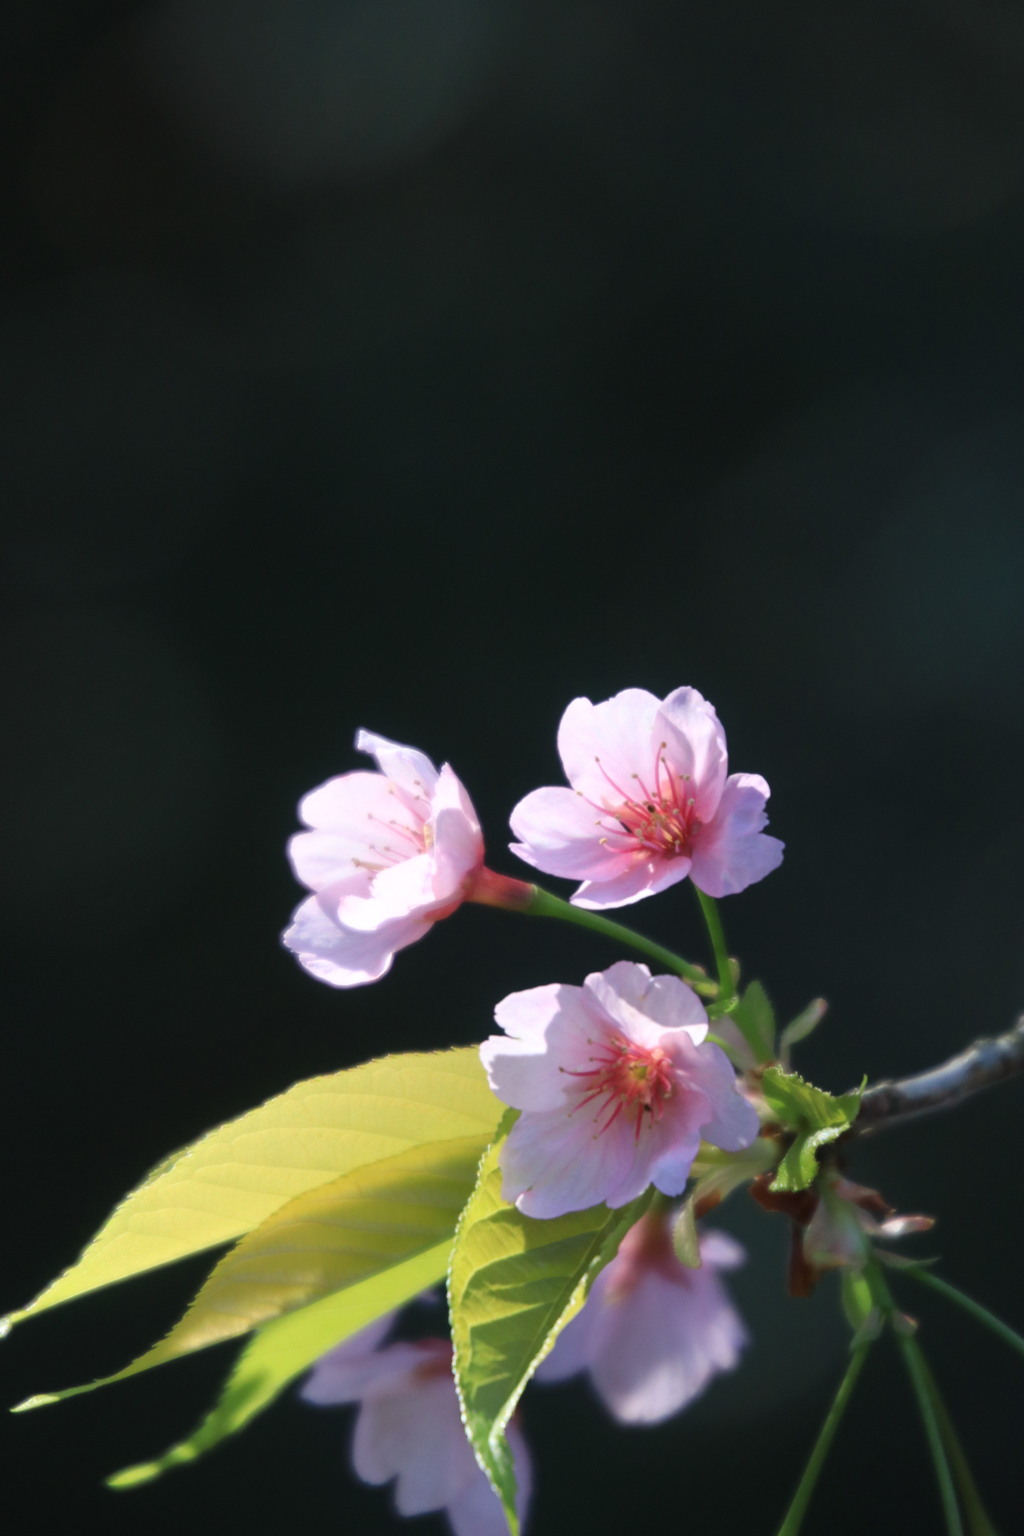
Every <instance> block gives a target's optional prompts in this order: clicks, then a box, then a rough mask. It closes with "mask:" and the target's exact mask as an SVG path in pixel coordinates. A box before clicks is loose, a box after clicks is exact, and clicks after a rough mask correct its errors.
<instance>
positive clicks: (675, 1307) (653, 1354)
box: [588, 1270, 746, 1424]
mask: <svg viewBox="0 0 1024 1536" xmlns="http://www.w3.org/2000/svg"><path fill="white" fill-rule="evenodd" d="M607 1274H608V1271H607V1270H605V1271H603V1273H602V1275H599V1276H598V1279H597V1281H596V1282H595V1286H594V1291H595V1293H596V1292H597V1291H598V1286H599V1285H600V1284H601V1281H602V1279H603V1278H604V1276H606V1275H607ZM595 1301H596V1302H598V1304H600V1301H601V1297H600V1296H598V1295H593V1296H592V1298H591V1302H590V1303H588V1305H593V1304H594V1302H595ZM745 1342H746V1333H745V1330H744V1328H743V1324H742V1323H741V1321H740V1318H739V1315H738V1313H737V1312H736V1311H735V1310H734V1308H733V1307H732V1305H731V1303H730V1302H729V1300H728V1297H727V1296H726V1295H725V1292H724V1291H723V1290H722V1288H721V1285H720V1284H719V1282H718V1281H717V1280H716V1279H715V1277H714V1273H713V1271H710V1270H709V1271H707V1272H705V1271H703V1270H696V1271H693V1272H692V1276H691V1277H688V1283H687V1284H684V1285H679V1284H675V1283H673V1282H672V1281H670V1280H668V1279H666V1278H665V1277H664V1276H662V1275H660V1274H658V1273H656V1272H652V1273H651V1274H649V1275H647V1276H645V1278H644V1279H643V1280H642V1281H641V1283H640V1284H639V1285H638V1286H637V1287H636V1289H635V1290H634V1291H633V1293H632V1295H631V1296H630V1297H629V1298H628V1299H627V1300H625V1301H623V1302H620V1303H619V1304H617V1305H616V1304H615V1303H612V1304H611V1305H605V1307H604V1310H603V1312H602V1313H601V1314H600V1315H599V1319H598V1322H597V1324H596V1326H595V1331H594V1336H593V1341H592V1345H591V1348H592V1351H593V1356H594V1358H593V1362H592V1364H591V1368H590V1369H591V1377H592V1379H593V1382H594V1386H595V1388H596V1389H597V1392H598V1394H599V1396H600V1397H601V1399H602V1401H603V1402H604V1403H605V1406H606V1407H607V1408H608V1409H609V1411H610V1412H611V1413H612V1414H614V1416H615V1417H616V1418H617V1419H620V1420H621V1421H622V1422H624V1423H627V1424H655V1423H659V1422H661V1421H662V1420H664V1419H666V1418H668V1417H669V1416H670V1415H672V1414H674V1413H678V1412H679V1410H680V1409H681V1408H683V1407H685V1406H686V1404H687V1403H690V1402H692V1401H693V1399H694V1398H695V1397H697V1396H699V1395H700V1393H701V1392H702V1391H703V1390H704V1388H705V1387H706V1386H707V1384H708V1381H709V1380H710V1379H711V1377H712V1376H713V1375H715V1374H716V1372H718V1371H722V1370H729V1369H731V1368H732V1367H733V1366H735V1365H736V1363H737V1362H738V1360H739V1352H740V1349H741V1348H742V1346H743V1344H744V1343H745Z"/></svg>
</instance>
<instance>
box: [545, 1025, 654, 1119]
mask: <svg viewBox="0 0 1024 1536" xmlns="http://www.w3.org/2000/svg"><path fill="white" fill-rule="evenodd" d="M590 1043H591V1044H592V1045H594V1046H595V1047H596V1049H595V1051H594V1054H593V1055H592V1056H590V1057H588V1058H587V1059H588V1060H589V1061H591V1062H592V1063H593V1065H592V1066H590V1067H584V1068H582V1069H581V1070H579V1071H575V1072H574V1071H570V1070H569V1069H568V1068H566V1067H563V1068H561V1070H562V1071H563V1072H565V1073H566V1075H567V1076H568V1077H578V1078H579V1079H580V1097H579V1098H577V1099H576V1102H575V1104H574V1105H573V1107H572V1109H571V1110H570V1111H569V1113H570V1114H573V1115H574V1114H576V1113H577V1111H578V1110H581V1109H582V1108H583V1107H584V1105H586V1104H594V1105H595V1106H596V1108H595V1109H594V1125H595V1127H596V1131H595V1135H598V1136H600V1135H601V1134H602V1133H603V1132H604V1131H606V1130H608V1128H609V1126H611V1125H612V1124H614V1122H615V1121H616V1120H617V1119H618V1118H619V1116H620V1115H621V1114H622V1113H623V1112H624V1111H625V1113H626V1115H627V1117H629V1116H632V1118H633V1123H634V1136H635V1138H636V1140H637V1141H639V1139H640V1132H641V1129H642V1127H643V1125H644V1122H645V1120H647V1119H650V1120H653V1121H658V1120H660V1119H661V1116H662V1112H663V1109H664V1106H665V1101H666V1100H667V1099H670V1098H671V1097H672V1095H673V1093H674V1092H675V1083H674V1082H673V1077H672V1062H671V1060H670V1058H669V1056H668V1054H667V1052H665V1051H663V1050H662V1049H661V1046H659V1045H656V1046H653V1047H649V1046H644V1045H636V1044H634V1042H633V1041H632V1040H627V1039H626V1038H625V1037H624V1036H623V1035H613V1036H612V1037H611V1038H610V1039H609V1040H605V1041H601V1042H597V1041H591V1042H590Z"/></svg>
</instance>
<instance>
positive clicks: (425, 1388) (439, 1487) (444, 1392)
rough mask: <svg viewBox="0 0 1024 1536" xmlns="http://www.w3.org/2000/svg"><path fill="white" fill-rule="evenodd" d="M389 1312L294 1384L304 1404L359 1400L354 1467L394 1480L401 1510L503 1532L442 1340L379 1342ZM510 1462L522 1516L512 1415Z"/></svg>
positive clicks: (370, 1478)
mask: <svg viewBox="0 0 1024 1536" xmlns="http://www.w3.org/2000/svg"><path fill="white" fill-rule="evenodd" d="M391 1321H392V1319H391V1317H385V1318H382V1319H381V1320H380V1321H379V1322H377V1323H373V1324H371V1325H370V1327H369V1328H366V1329H364V1330H363V1331H362V1333H359V1334H356V1336H355V1337H354V1338H352V1339H349V1340H347V1341H346V1342H345V1343H344V1344H341V1345H339V1346H338V1348H337V1349H333V1350H331V1351H330V1353H329V1354H326V1355H324V1356H323V1357H322V1359H321V1360H319V1361H318V1362H317V1364H316V1365H315V1366H314V1368H313V1371H312V1373H311V1375H310V1376H309V1378H308V1380H307V1381H306V1384H305V1386H304V1387H303V1389H302V1396H303V1397H304V1398H305V1400H306V1401H307V1402H310V1403H318V1404H321V1405H327V1404H332V1403H358V1404H359V1414H358V1417H357V1419H356V1426H355V1435H354V1438H353V1442H352V1465H353V1467H354V1469H355V1472H356V1475H357V1476H358V1477H360V1478H362V1480H363V1482H364V1483H377V1484H379V1483H388V1482H390V1481H391V1480H392V1479H394V1481H395V1493H394V1497H395V1508H396V1509H397V1511H398V1513H399V1514H400V1515H421V1514H426V1513H427V1512H428V1511H430V1510H443V1511H444V1512H445V1514H446V1515H447V1516H448V1520H449V1522H450V1524H451V1527H452V1530H453V1531H454V1532H455V1536H507V1531H508V1527H507V1526H506V1524H505V1517H504V1514H503V1513H502V1508H501V1504H500V1503H499V1501H498V1498H497V1497H496V1495H495V1494H494V1492H493V1490H492V1489H491V1485H490V1484H489V1482H488V1481H487V1477H486V1475H485V1473H484V1472H483V1471H481V1469H480V1467H479V1466H478V1465H477V1462H476V1458H475V1457H474V1455H473V1452H472V1450H471V1449H470V1446H469V1441H468V1440H467V1439H466V1432H465V1430H464V1429H463V1427H462V1418H461V1415H460V1412H459V1399H458V1395H457V1393H456V1390H455V1380H454V1378H453V1376H452V1346H451V1342H450V1341H449V1340H447V1339H420V1340H419V1341H418V1342H416V1343H412V1344H407V1343H398V1344H389V1345H387V1346H386V1347H384V1348H383V1349H381V1348H378V1347H377V1346H378V1345H379V1344H380V1342H381V1340H382V1338H383V1337H384V1335H385V1334H386V1332H387V1330H388V1328H389V1326H390V1324H391ZM506 1433H507V1436H508V1442H509V1445H510V1447H511V1449H512V1455H513V1459H514V1462H515V1471H516V1483H517V1486H518V1489H519V1517H520V1521H522V1520H523V1519H525V1515H526V1506H527V1504H528V1502H529V1497H530V1484H531V1471H530V1458H529V1453H528V1451H527V1449H526V1442H525V1441H524V1439H523V1436H522V1433H521V1432H520V1430H519V1426H518V1424H517V1423H516V1422H515V1420H513V1421H512V1422H511V1423H510V1424H509V1426H508V1429H507V1431H506Z"/></svg>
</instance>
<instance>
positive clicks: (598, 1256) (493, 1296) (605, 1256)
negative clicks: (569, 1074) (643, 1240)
mask: <svg viewBox="0 0 1024 1536" xmlns="http://www.w3.org/2000/svg"><path fill="white" fill-rule="evenodd" d="M507 1123H508V1122H506V1124H507ZM501 1145H502V1142H501V1139H500V1138H499V1140H498V1141H496V1142H495V1144H494V1145H493V1146H492V1147H491V1148H490V1149H489V1151H488V1152H487V1153H486V1155H485V1157H484V1160H483V1162H482V1163H481V1165H480V1178H479V1181H478V1183H477V1187H476V1189H475V1190H474V1191H473V1194H472V1196H471V1198H470V1200H469V1203H468V1205H467V1206H466V1209H465V1211H464V1212H463V1215H462V1219H461V1221H460V1222H459V1227H458V1231H457V1232H456V1235H455V1246H454V1248H453V1249H452V1262H451V1268H450V1270H449V1273H448V1299H449V1305H450V1308H451V1322H452V1342H453V1344H454V1346H455V1378H456V1383H457V1385H458V1389H459V1396H460V1399H461V1401H462V1409H463V1421H464V1423H465V1425H466V1433H467V1434H468V1436H469V1439H470V1442H471V1444H472V1446H473V1448H474V1450H475V1451H476V1454H477V1457H478V1459H479V1460H480V1463H481V1465H482V1466H483V1467H484V1470H485V1471H486V1472H487V1475H488V1477H489V1478H490V1480H491V1483H492V1484H493V1486H494V1488H495V1491H496V1492H497V1493H498V1495H499V1497H500V1498H501V1501H502V1504H503V1505H504V1508H505V1515H506V1518H507V1520H508V1523H509V1529H510V1531H512V1532H513V1536H516V1533H517V1532H518V1529H519V1525H518V1519H517V1516H516V1487H515V1474H514V1471H513V1467H512V1457H511V1454H510V1452H509V1449H508V1445H507V1443H506V1441H505V1427H506V1425H507V1424H508V1421H509V1419H510V1418H511V1416H512V1413H513V1411H514V1409H515V1406H516V1403H517V1402H518V1401H519V1398H520V1395H521V1393H522V1391H523V1388H524V1387H525V1385H526V1383H527V1381H528V1380H529V1378H530V1376H531V1375H532V1374H533V1372H534V1370H535V1369H536V1367H537V1366H538V1365H539V1364H540V1362H541V1360H542V1359H543V1358H544V1356H545V1355H546V1354H547V1352H548V1350H549V1349H550V1348H551V1346H552V1344H553V1343H554V1341H555V1339H556V1337H557V1336H558V1334H559V1332H560V1331H561V1329H562V1328H563V1327H564V1326H565V1325H566V1323H568V1322H569V1321H570V1319H571V1318H573V1317H575V1315H576V1313H577V1312H578V1311H579V1309H580V1307H581V1306H582V1305H583V1303H584V1301H585V1300H586V1296H587V1292H588V1290H589V1288H590V1285H591V1283H592V1281H593V1279H594V1277H595V1276H596V1275H597V1274H598V1272H599V1271H600V1270H601V1269H602V1268H603V1267H604V1265H605V1264H606V1263H607V1262H608V1260H609V1259H611V1258H612V1257H614V1254H615V1252H616V1250H617V1249H618V1246H619V1243H620V1242H621V1240H622V1237H623V1236H624V1234H625V1233H626V1232H627V1231H628V1230H629V1228H630V1227H631V1226H632V1225H633V1223H634V1222H635V1221H636V1220H637V1219H638V1217H639V1216H640V1215H641V1214H642V1212H643V1210H644V1208H645V1206H646V1205H647V1203H648V1200H649V1198H650V1196H649V1193H648V1194H646V1195H643V1196H641V1198H640V1199H639V1200H636V1201H634V1202H633V1204H632V1205H630V1206H627V1207H625V1208H624V1209H623V1210H618V1211H610V1210H609V1209H608V1207H607V1206H605V1205H600V1206H595V1207H593V1208H592V1209H591V1210H589V1211H575V1212H573V1213H572V1214H571V1215H568V1216H558V1217H555V1218H554V1219H552V1220H550V1221H539V1220H537V1219H535V1218H533V1217H530V1216H524V1215H522V1214H521V1212H519V1211H517V1210H516V1209H515V1207H514V1206H511V1205H508V1204H507V1203H506V1202H505V1201H504V1200H503V1199H502V1197H501V1169H500V1166H499V1156H500V1151H501Z"/></svg>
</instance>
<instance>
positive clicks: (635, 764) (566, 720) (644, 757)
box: [558, 688, 661, 805]
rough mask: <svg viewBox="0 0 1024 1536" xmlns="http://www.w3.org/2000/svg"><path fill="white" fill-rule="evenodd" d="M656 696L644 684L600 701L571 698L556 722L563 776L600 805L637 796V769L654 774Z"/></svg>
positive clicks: (645, 776) (643, 774) (645, 774)
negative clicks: (596, 702)
mask: <svg viewBox="0 0 1024 1536" xmlns="http://www.w3.org/2000/svg"><path fill="white" fill-rule="evenodd" d="M660 707H661V704H660V700H658V699H656V698H655V696H654V694H653V693H648V692H647V690H646V689H645V688H626V689H624V690H623V691H622V692H621V693H617V694H616V695H615V696H614V698H611V699H605V700H604V702H603V703H601V704H592V703H591V702H590V700H589V699H573V701H572V703H571V704H570V705H569V707H568V709H567V710H566V711H565V713H564V715H563V716H562V721H561V724H560V725H559V727H558V752H559V756H560V757H561V759H562V766H563V767H564V769H565V776H566V778H567V779H568V780H569V783H570V784H571V785H572V787H573V789H578V790H581V791H582V793H583V794H584V795H586V797H587V798H588V799H589V800H595V801H596V802H597V803H598V804H599V805H621V804H622V803H623V801H625V800H628V799H633V798H635V796H636V791H637V782H636V779H635V778H634V775H635V774H639V775H640V777H641V779H643V780H645V781H646V780H648V779H652V778H653V776H654V775H653V770H654V767H655V758H656V750H657V743H656V742H655V739H654V738H655V735H656V726H655V720H656V717H657V714H658V710H659V709H660Z"/></svg>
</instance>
